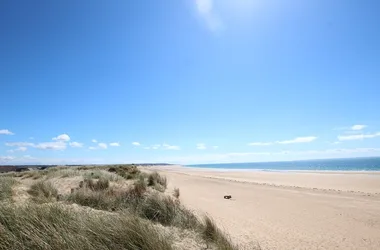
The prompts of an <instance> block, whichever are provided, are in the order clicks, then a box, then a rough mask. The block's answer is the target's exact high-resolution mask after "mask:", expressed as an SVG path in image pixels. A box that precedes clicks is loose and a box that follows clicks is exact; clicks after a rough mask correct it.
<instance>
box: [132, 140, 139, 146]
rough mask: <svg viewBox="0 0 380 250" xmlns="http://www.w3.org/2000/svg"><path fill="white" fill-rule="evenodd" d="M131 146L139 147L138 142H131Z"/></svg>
mask: <svg viewBox="0 0 380 250" xmlns="http://www.w3.org/2000/svg"><path fill="white" fill-rule="evenodd" d="M132 145H133V146H141V144H140V142H137V141H135V142H132Z"/></svg>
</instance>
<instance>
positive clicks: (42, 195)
mask: <svg viewBox="0 0 380 250" xmlns="http://www.w3.org/2000/svg"><path fill="white" fill-rule="evenodd" d="M28 193H29V194H30V195H31V196H32V200H33V201H35V202H37V203H47V202H52V201H55V200H56V199H57V198H58V190H57V189H56V188H55V187H54V186H53V184H51V183H50V182H48V181H38V182H37V183H35V184H33V185H32V186H31V187H30V189H29V190H28Z"/></svg>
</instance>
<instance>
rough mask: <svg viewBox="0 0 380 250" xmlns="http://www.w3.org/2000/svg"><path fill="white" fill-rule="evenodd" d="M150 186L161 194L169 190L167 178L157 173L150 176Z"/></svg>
mask: <svg viewBox="0 0 380 250" xmlns="http://www.w3.org/2000/svg"><path fill="white" fill-rule="evenodd" d="M148 186H150V187H153V188H154V189H156V190H158V191H160V192H164V191H165V189H166V188H167V180H166V177H164V176H161V175H160V174H159V173H157V172H153V173H151V174H149V175H148Z"/></svg>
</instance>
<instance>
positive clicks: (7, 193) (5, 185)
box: [0, 176, 16, 201]
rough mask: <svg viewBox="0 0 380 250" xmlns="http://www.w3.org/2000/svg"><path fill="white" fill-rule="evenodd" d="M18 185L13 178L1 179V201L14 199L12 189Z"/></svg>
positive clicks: (5, 177)
mask: <svg viewBox="0 0 380 250" xmlns="http://www.w3.org/2000/svg"><path fill="white" fill-rule="evenodd" d="M14 184H16V180H15V179H14V178H12V177H8V176H4V177H2V176H1V177H0V201H5V200H9V199H11V198H12V187H13V185H14Z"/></svg>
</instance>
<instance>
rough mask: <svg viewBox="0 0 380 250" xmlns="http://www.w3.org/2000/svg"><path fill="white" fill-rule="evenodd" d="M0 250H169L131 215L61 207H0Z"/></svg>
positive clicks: (148, 226)
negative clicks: (94, 212) (94, 213)
mask: <svg viewBox="0 0 380 250" xmlns="http://www.w3.org/2000/svg"><path fill="white" fill-rule="evenodd" d="M0 230H1V234H0V249H1V250H3V249H4V250H6V249H7V250H9V249H14V250H16V249H37V250H39V249H41V250H44V249H51V250H60V249H68V250H75V249H83V250H98V249H99V250H104V249H129V250H137V249H146V250H170V249H172V247H171V242H170V240H169V239H168V237H166V238H165V237H164V236H163V235H161V234H160V232H158V231H157V229H155V228H154V227H153V226H152V225H151V224H149V223H147V222H144V221H143V220H141V219H139V218H136V217H135V216H132V215H128V216H126V215H123V214H113V215H109V214H96V216H94V215H93V214H91V213H88V212H83V211H80V210H79V211H78V210H73V209H69V208H67V207H64V206H62V205H61V206H60V205H36V204H30V205H28V206H14V205H5V206H0Z"/></svg>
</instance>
